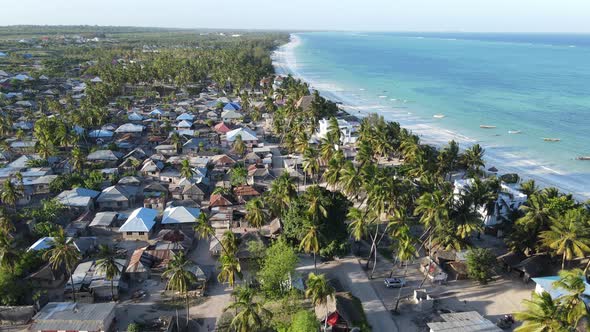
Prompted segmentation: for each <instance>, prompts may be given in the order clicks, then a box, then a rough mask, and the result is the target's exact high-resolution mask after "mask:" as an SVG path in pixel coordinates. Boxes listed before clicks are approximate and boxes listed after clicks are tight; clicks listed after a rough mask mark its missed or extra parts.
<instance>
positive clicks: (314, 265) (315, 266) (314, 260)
mask: <svg viewBox="0 0 590 332" xmlns="http://www.w3.org/2000/svg"><path fill="white" fill-rule="evenodd" d="M313 268H314V270H315V273H316V274H318V266H317V264H316V258H315V251H314V252H313Z"/></svg>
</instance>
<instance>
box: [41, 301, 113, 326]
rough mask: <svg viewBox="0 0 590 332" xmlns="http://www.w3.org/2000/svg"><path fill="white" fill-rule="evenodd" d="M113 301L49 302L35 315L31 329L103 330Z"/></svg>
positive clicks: (111, 311) (111, 316)
mask: <svg viewBox="0 0 590 332" xmlns="http://www.w3.org/2000/svg"><path fill="white" fill-rule="evenodd" d="M114 310H115V303H92V304H91V303H71V302H50V303H48V304H47V305H46V306H45V307H43V309H41V311H39V313H37V315H35V317H33V321H34V323H33V325H32V326H31V331H51V330H54V331H56V330H57V331H59V330H69V331H105V330H106V329H107V328H108V326H109V325H110V324H111V321H109V319H110V318H114V315H113V311H114Z"/></svg>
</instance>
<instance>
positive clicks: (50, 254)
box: [43, 228, 80, 302]
mask: <svg viewBox="0 0 590 332" xmlns="http://www.w3.org/2000/svg"><path fill="white" fill-rule="evenodd" d="M52 244H53V247H52V248H51V249H49V250H47V251H46V252H45V254H43V258H44V259H46V260H47V261H49V263H50V264H51V267H52V268H53V269H54V270H58V269H61V268H62V266H65V269H66V272H67V273H68V274H69V275H70V283H71V284H72V298H73V300H74V302H76V289H75V288H74V276H73V270H74V267H75V266H76V264H77V263H78V261H79V260H80V252H79V251H78V249H76V247H75V246H74V239H73V238H67V237H66V234H65V232H64V230H63V228H60V229H59V231H58V232H56V234H55V235H54V236H53V243H52Z"/></svg>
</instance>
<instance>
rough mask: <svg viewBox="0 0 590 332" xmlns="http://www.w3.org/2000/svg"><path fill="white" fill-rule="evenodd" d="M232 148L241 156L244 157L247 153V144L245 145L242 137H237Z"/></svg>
mask: <svg viewBox="0 0 590 332" xmlns="http://www.w3.org/2000/svg"><path fill="white" fill-rule="evenodd" d="M232 148H233V150H234V152H235V153H237V154H238V155H240V156H241V155H243V154H244V152H246V143H244V140H243V139H242V135H238V136H236V139H235V140H234V143H233V145H232Z"/></svg>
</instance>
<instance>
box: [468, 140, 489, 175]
mask: <svg viewBox="0 0 590 332" xmlns="http://www.w3.org/2000/svg"><path fill="white" fill-rule="evenodd" d="M484 153H485V150H484V149H483V148H482V147H481V146H480V145H479V144H475V145H473V146H471V147H470V148H469V149H467V150H465V153H463V163H464V164H465V166H466V167H467V170H468V172H470V173H471V174H479V173H480V168H481V167H483V166H484V165H485V164H484V161H483V156H484Z"/></svg>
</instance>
